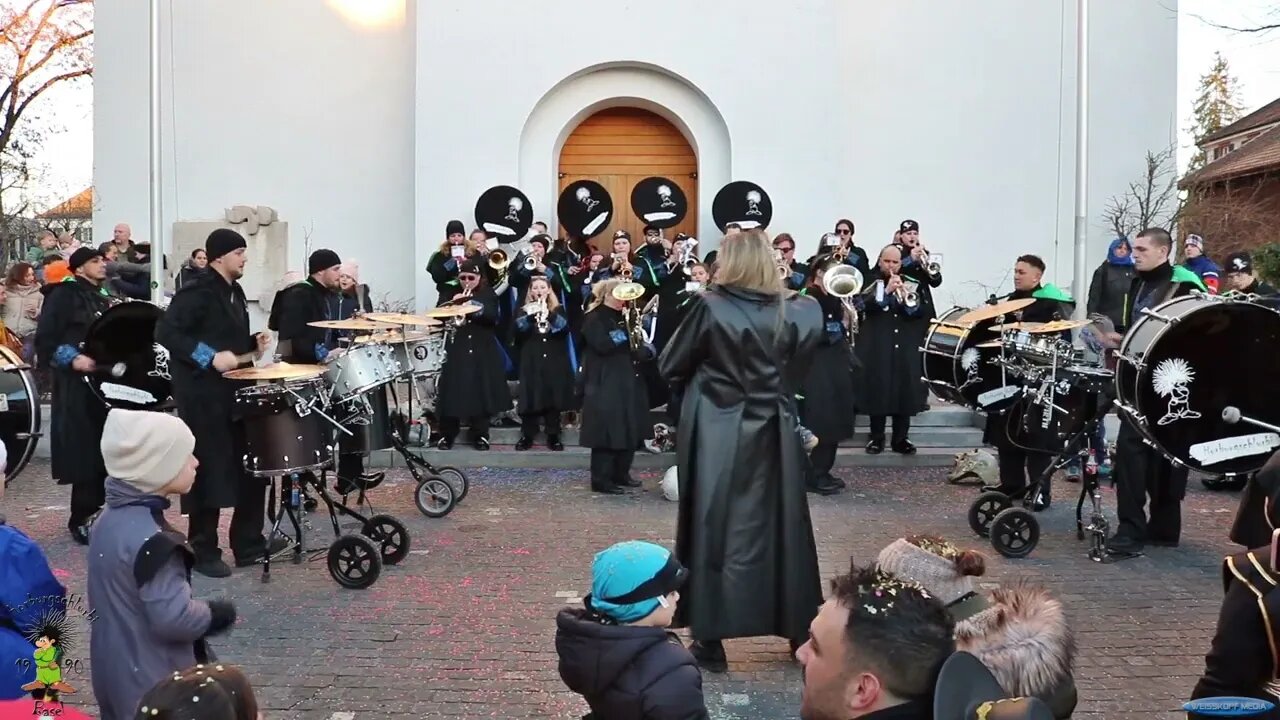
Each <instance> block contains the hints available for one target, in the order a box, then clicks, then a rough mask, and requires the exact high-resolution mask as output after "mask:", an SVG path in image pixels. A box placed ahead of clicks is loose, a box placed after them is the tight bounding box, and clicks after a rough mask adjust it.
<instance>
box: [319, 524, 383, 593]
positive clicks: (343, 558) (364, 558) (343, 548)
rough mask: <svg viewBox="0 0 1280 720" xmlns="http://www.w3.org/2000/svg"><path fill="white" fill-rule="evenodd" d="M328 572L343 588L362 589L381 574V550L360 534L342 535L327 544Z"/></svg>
mask: <svg viewBox="0 0 1280 720" xmlns="http://www.w3.org/2000/svg"><path fill="white" fill-rule="evenodd" d="M328 564H329V574H330V575H331V576H333V579H334V580H336V581H338V584H339V585H341V586H342V587H345V588H352V589H354V590H362V589H364V588H367V587H369V586H370V585H372V584H373V583H375V582H376V581H377V580H378V576H379V575H381V574H382V550H381V549H379V547H378V546H377V545H375V544H374V543H373V541H372V540H370V539H368V538H366V537H362V536H360V535H343V536H342V537H340V538H338V539H337V540H334V541H333V544H332V545H330V546H329V563H328Z"/></svg>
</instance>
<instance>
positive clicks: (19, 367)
mask: <svg viewBox="0 0 1280 720" xmlns="http://www.w3.org/2000/svg"><path fill="white" fill-rule="evenodd" d="M39 440H40V393H39V392H38V391H37V390H36V380H35V375H34V374H33V373H32V372H31V368H30V367H29V366H28V365H27V364H26V363H24V362H23V361H22V358H21V357H19V355H18V354H17V353H15V352H14V351H12V350H10V349H9V348H8V347H4V346H0V441H3V442H4V449H5V451H6V452H7V454H8V456H9V465H8V469H7V470H6V471H5V476H4V482H5V485H8V484H9V483H10V482H11V481H12V480H13V479H14V478H16V477H18V474H19V473H21V472H22V470H23V468H25V467H26V466H27V463H29V462H31V457H32V455H34V454H35V452H36V443H38V442H39Z"/></svg>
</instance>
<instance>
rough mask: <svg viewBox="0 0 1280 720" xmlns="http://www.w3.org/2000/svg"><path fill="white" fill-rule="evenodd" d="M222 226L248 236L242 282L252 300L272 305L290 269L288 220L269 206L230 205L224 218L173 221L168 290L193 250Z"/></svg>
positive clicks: (171, 289) (245, 236) (267, 305)
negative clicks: (275, 293) (277, 290)
mask: <svg viewBox="0 0 1280 720" xmlns="http://www.w3.org/2000/svg"><path fill="white" fill-rule="evenodd" d="M219 228H228V229H231V230H234V231H236V232H238V233H240V235H241V236H243V237H244V238H245V244H246V245H247V246H248V247H247V249H246V254H247V256H248V261H247V262H246V263H245V268H244V277H242V278H241V279H240V285H241V286H242V287H243V288H244V293H245V297H247V298H248V299H249V302H251V303H252V302H257V303H261V304H262V305H263V306H264V307H269V306H270V304H271V296H272V295H273V294H274V292H275V291H276V289H278V287H279V286H280V281H281V279H282V278H283V277H284V275H285V273H287V272H288V271H289V223H287V222H281V221H279V220H278V219H277V216H276V211H275V210H274V209H273V208H270V207H267V206H256V207H255V206H251V205H236V206H234V207H231V208H227V209H226V210H225V211H224V213H223V219H221V220H191V221H183V222H176V223H174V224H173V246H172V247H171V248H169V253H168V257H169V267H170V268H173V270H172V274H170V275H168V276H167V277H165V290H167V291H170V292H172V291H173V289H174V282H173V274H176V273H177V272H178V268H180V267H182V264H183V263H184V262H186V260H187V258H188V257H189V256H190V255H191V252H192V251H193V250H195V249H196V248H200V247H204V242H205V239H206V238H208V237H209V233H211V232H213V231H214V230H217V229H219Z"/></svg>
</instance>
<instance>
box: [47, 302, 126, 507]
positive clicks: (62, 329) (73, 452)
mask: <svg viewBox="0 0 1280 720" xmlns="http://www.w3.org/2000/svg"><path fill="white" fill-rule="evenodd" d="M46 289H47V293H46V297H45V300H44V306H43V307H42V308H41V311H40V320H39V322H38V323H37V324H36V340H35V348H36V356H37V357H38V358H39V364H40V366H41V367H42V368H49V369H50V370H51V374H52V376H53V419H52V421H51V427H50V428H49V442H50V455H51V459H52V465H53V468H52V471H53V477H54V479H56V480H57V481H58V484H59V485H78V484H82V483H98V484H101V483H102V481H103V480H104V479H105V478H106V477H107V470H106V465H105V464H104V463H103V461H102V447H101V443H102V426H103V425H104V424H106V421H107V407H106V405H104V404H103V402H102V400H100V399H99V398H98V397H97V396H96V395H94V393H93V390H91V389H90V388H89V384H88V383H87V382H85V378H84V376H83V375H81V374H80V373H77V372H75V371H74V370H72V369H71V360H72V358H74V356H75V355H76V354H78V353H79V351H80V343H82V342H84V337H85V333H86V332H87V331H88V329H89V326H90V325H91V324H93V321H94V320H95V319H97V317H98V316H99V315H101V314H102V313H103V312H104V311H105V310H106V309H107V308H108V307H110V306H111V305H112V304H114V303H115V302H116V301H117V300H118V298H114V297H113V296H111V295H110V294H109V293H107V291H106V290H105V289H104V288H99V287H96V286H94V285H92V284H91V283H89V282H88V281H86V280H80V279H76V280H68V281H66V282H61V283H58V284H56V285H49V286H46Z"/></svg>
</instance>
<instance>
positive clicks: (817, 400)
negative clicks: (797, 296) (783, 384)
mask: <svg viewBox="0 0 1280 720" xmlns="http://www.w3.org/2000/svg"><path fill="white" fill-rule="evenodd" d="M813 299H814V300H816V301H817V302H818V305H819V307H820V309H821V311H822V320H823V333H822V338H821V340H820V341H819V342H818V346H817V347H816V348H814V350H813V358H812V361H811V363H810V365H809V371H808V372H806V373H805V374H804V382H803V383H802V384H801V386H800V395H801V396H802V397H803V398H804V399H803V400H801V401H800V417H801V419H802V420H803V421H804V426H805V427H807V428H809V430H810V431H812V432H813V434H814V435H817V436H818V438H819V439H821V440H822V441H823V442H826V443H838V442H840V441H841V440H845V439H848V438H851V437H853V423H854V416H855V414H856V413H857V402H856V400H857V398H856V395H855V394H854V368H853V365H854V354H853V348H851V347H850V346H849V339H848V335H847V334H846V333H847V332H848V330H847V328H846V327H845V325H844V304H843V303H842V302H841V301H840V298H836V297H831V296H830V295H824V294H821V293H819V294H816V295H814V296H813Z"/></svg>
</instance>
